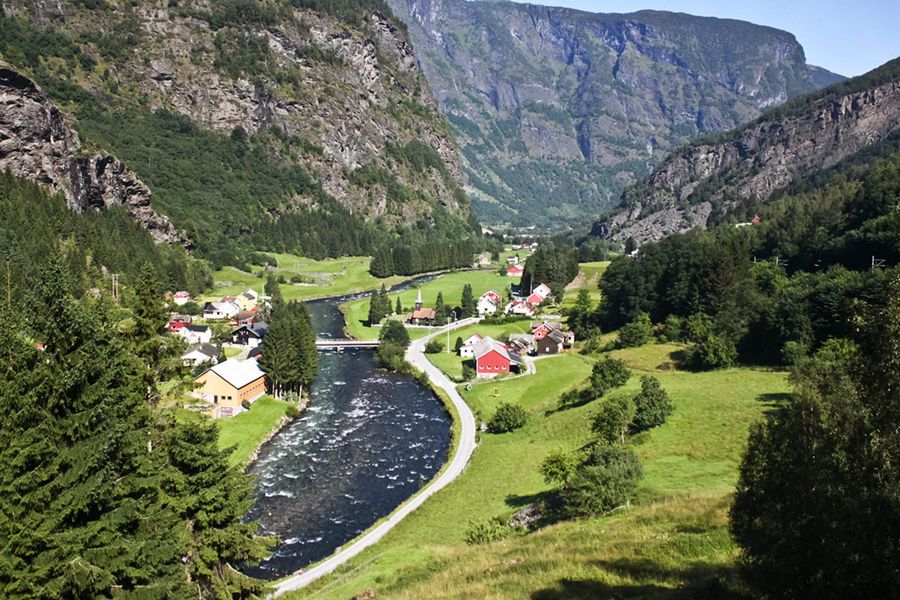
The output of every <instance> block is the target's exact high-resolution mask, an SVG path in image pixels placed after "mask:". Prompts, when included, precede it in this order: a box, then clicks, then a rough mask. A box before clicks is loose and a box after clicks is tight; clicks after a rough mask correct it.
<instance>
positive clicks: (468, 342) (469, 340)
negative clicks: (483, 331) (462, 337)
mask: <svg viewBox="0 0 900 600" xmlns="http://www.w3.org/2000/svg"><path fill="white" fill-rule="evenodd" d="M482 339H484V338H482V337H481V336H480V335H478V334H477V333H473V334H472V335H470V336H469V337H467V338H466V341H464V342H463V345H464V346H471V345H472V344H474V343H476V342H480V341H481V340H482Z"/></svg>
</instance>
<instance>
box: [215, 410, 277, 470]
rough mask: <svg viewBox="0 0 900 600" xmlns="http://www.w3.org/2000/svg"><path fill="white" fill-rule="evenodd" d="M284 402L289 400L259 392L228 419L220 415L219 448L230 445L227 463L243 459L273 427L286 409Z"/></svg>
mask: <svg viewBox="0 0 900 600" xmlns="http://www.w3.org/2000/svg"><path fill="white" fill-rule="evenodd" d="M288 406H290V403H288V402H285V401H284V400H276V399H275V398H273V397H272V396H263V397H262V398H260V399H259V400H257V401H256V402H254V403H253V404H252V405H251V407H250V410H248V411H245V412H242V413H241V414H239V415H238V416H236V417H232V418H230V419H220V420H219V421H218V424H219V448H221V449H223V450H224V449H226V448H230V447H232V446H234V450H233V451H232V452H231V454H230V455H229V457H228V462H229V464H231V465H237V464H240V463H242V462H244V461H246V460H247V458H249V456H250V454H251V453H252V452H253V450H255V449H256V447H257V446H258V445H259V444H260V442H262V441H263V439H265V437H266V436H267V435H269V432H270V431H272V429H274V428H275V425H276V424H277V423H278V420H279V419H281V417H283V416H284V415H285V414H286V413H287V408H288Z"/></svg>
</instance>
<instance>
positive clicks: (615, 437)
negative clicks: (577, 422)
mask: <svg viewBox="0 0 900 600" xmlns="http://www.w3.org/2000/svg"><path fill="white" fill-rule="evenodd" d="M633 419H634V401H633V400H632V399H631V397H630V396H618V397H617V398H610V399H608V400H606V401H605V402H603V404H601V405H600V410H599V411H598V412H597V414H595V415H594V421H593V423H592V424H591V430H593V432H594V433H596V434H597V436H598V437H599V438H600V439H601V440H602V441H604V442H606V443H609V444H612V443H615V442H619V443H622V444H624V443H625V435H626V434H627V433H628V428H629V427H630V426H631V421H632V420H633Z"/></svg>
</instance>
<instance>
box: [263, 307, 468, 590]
mask: <svg viewBox="0 0 900 600" xmlns="http://www.w3.org/2000/svg"><path fill="white" fill-rule="evenodd" d="M477 321H478V319H476V318H471V319H462V320H460V321H457V322H455V323H451V324H450V325H449V326H448V327H442V328H441V329H438V330H436V331H435V332H434V333H431V334H429V335H427V336H425V337H423V338H421V339H418V340H414V341H413V342H412V343H410V345H409V348H408V349H407V350H406V360H407V361H409V362H410V364H412V365H413V366H414V367H416V368H417V369H419V370H420V371H422V372H424V373H425V374H426V375H427V376H428V379H429V380H430V381H431V383H432V385H434V386H435V387H438V388H440V389H442V390H443V391H444V392H446V393H447V396H449V398H450V401H451V402H452V403H453V406H454V408H456V412H457V414H458V415H459V420H460V425H461V428H460V436H459V443H458V444H457V446H456V453H455V454H454V455H453V458H452V459H451V461H450V463H449V464H448V465H447V468H446V469H444V471H443V472H442V473H441V474H440V475H438V476H437V477H436V478H435V479H433V480H432V481H431V483H429V484H428V485H427V486H425V487H424V488H422V490H421V491H420V492H419V493H418V494H416V495H415V496H413V497H412V498H410V499H409V500H408V501H407V502H406V503H405V504H403V505H402V506H401V507H400V508H398V509H397V510H395V511H394V512H393V513H391V515H390V516H389V517H388V518H387V519H385V520H384V521H382V522H381V523H379V524H378V525H377V526H375V527H373V528H372V529H370V530H369V531H367V532H366V533H364V534H363V535H362V536H360V537H358V538H357V539H356V540H354V541H353V542H352V543H351V544H350V545H348V546H346V547H345V548H341V550H339V551H338V552H336V553H334V554H332V555H331V556H330V557H329V558H327V559H325V560H324V561H322V562H320V563H319V564H317V565H315V566H314V567H311V568H310V569H308V570H306V571H302V572H300V573H298V574H296V575H291V576H290V577H288V578H286V579H284V580H283V581H281V582H279V583H277V584H276V585H275V592H274V595H275V596H280V595H282V594H284V593H286V592H290V591H292V590H298V589H300V588H302V587H303V586H305V585H307V584H309V583H310V582H312V581H315V580H316V579H318V578H319V577H322V576H323V575H328V574H329V573H331V572H333V571H334V570H335V569H337V568H338V567H339V566H341V565H342V564H344V563H345V562H347V561H348V560H350V559H351V558H353V557H354V556H356V555H357V554H359V553H360V552H362V551H363V550H365V549H366V548H368V547H369V546H371V545H373V544H374V543H375V542H377V541H378V540H380V539H381V538H383V537H384V536H385V535H386V534H387V532H388V531H390V530H391V529H393V528H394V526H395V525H397V523H399V522H400V521H402V520H403V519H405V518H406V516H407V515H409V514H410V513H411V512H412V511H414V510H416V509H417V508H419V507H420V506H422V504H424V502H425V501H426V500H428V498H430V497H431V496H432V495H433V494H435V493H436V492H438V490H440V489H442V488H444V487H445V486H446V485H447V484H449V483H450V482H451V481H453V480H454V479H456V478H457V477H459V475H460V474H461V473H462V472H463V469H464V468H465V467H466V465H467V464H468V462H469V459H470V458H471V457H472V452H474V451H475V415H473V414H472V411H471V409H469V406H468V405H467V404H466V403H465V401H463V399H462V396H460V395H459V392H457V391H456V385H454V383H453V382H452V381H450V379H448V378H447V376H446V375H444V373H443V372H441V370H440V369H438V368H437V367H435V366H434V365H432V364H431V362H430V361H429V360H428V358H426V356H425V345H426V344H427V343H428V340H430V339H431V338H433V337H435V336H438V335H446V333H447V331H448V330H452V329H457V328H459V327H465V326H466V325H471V324H472V323H476V322H477Z"/></svg>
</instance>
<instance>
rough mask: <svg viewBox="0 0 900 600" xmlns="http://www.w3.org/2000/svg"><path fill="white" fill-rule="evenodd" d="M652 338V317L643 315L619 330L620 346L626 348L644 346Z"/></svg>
mask: <svg viewBox="0 0 900 600" xmlns="http://www.w3.org/2000/svg"><path fill="white" fill-rule="evenodd" d="M651 337H653V323H651V322H650V315H648V314H647V313H641V314H640V315H638V316H637V317H635V319H634V320H633V321H632V322H630V323H626V324H625V325H623V326H622V328H621V329H620V330H619V345H620V346H624V347H625V348H634V347H637V346H643V345H644V344H646V343H647V342H649V341H650V338H651Z"/></svg>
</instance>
